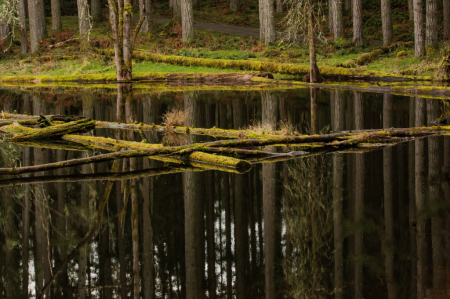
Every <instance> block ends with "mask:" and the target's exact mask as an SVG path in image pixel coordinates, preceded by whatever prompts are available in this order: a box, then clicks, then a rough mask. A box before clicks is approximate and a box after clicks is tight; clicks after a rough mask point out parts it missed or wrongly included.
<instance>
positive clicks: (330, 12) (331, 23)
mask: <svg viewBox="0 0 450 299" xmlns="http://www.w3.org/2000/svg"><path fill="white" fill-rule="evenodd" d="M333 1H334V0H328V27H330V33H331V34H334V20H333V9H332V8H331V6H332V5H333Z"/></svg>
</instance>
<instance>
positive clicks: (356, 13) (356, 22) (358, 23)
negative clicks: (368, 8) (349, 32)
mask: <svg viewBox="0 0 450 299" xmlns="http://www.w3.org/2000/svg"><path fill="white" fill-rule="evenodd" d="M362 14H363V9H362V0H353V42H354V43H355V45H359V44H362V43H363V42H364V35H363V19H362Z"/></svg>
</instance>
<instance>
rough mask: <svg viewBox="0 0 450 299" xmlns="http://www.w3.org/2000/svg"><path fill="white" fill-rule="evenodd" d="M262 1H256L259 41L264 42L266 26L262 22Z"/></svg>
mask: <svg viewBox="0 0 450 299" xmlns="http://www.w3.org/2000/svg"><path fill="white" fill-rule="evenodd" d="M263 1H264V0H258V7H259V39H260V40H261V42H264V40H265V36H266V25H265V22H264V15H265V13H264V3H263Z"/></svg>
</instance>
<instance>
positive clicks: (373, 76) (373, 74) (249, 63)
mask: <svg viewBox="0 0 450 299" xmlns="http://www.w3.org/2000/svg"><path fill="white" fill-rule="evenodd" d="M96 51H97V53H99V54H102V55H108V56H113V55H114V51H113V50H109V49H96ZM133 58H135V59H138V60H149V61H153V62H160V63H169V64H176V65H184V66H202V67H215V68H223V69H240V70H254V71H263V72H269V73H282V74H291V75H299V76H304V75H306V74H307V73H309V71H310V70H309V65H298V64H291V63H275V62H269V61H253V60H226V59H205V58H193V57H184V56H169V55H159V54H154V53H149V52H137V51H134V52H133ZM319 70H320V74H321V75H322V77H323V78H324V79H327V80H336V79H337V80H339V81H341V80H370V81H374V80H378V81H388V82H395V81H431V80H432V79H433V78H432V77H431V76H422V77H419V76H402V75H396V74H390V73H385V72H379V71H364V70H359V69H347V68H342V67H320V68H319Z"/></svg>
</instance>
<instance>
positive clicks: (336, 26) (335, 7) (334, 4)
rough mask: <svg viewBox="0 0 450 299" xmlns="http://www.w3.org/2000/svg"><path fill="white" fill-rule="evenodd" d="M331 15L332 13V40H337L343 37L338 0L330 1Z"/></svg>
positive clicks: (342, 23)
mask: <svg viewBox="0 0 450 299" xmlns="http://www.w3.org/2000/svg"><path fill="white" fill-rule="evenodd" d="M331 13H332V20H333V35H334V40H338V39H340V38H341V37H342V36H343V35H344V21H343V17H342V3H341V1H340V0H331Z"/></svg>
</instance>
